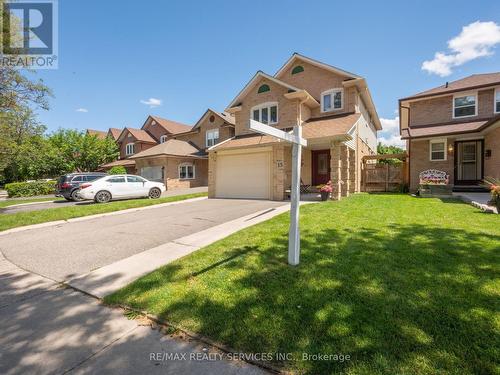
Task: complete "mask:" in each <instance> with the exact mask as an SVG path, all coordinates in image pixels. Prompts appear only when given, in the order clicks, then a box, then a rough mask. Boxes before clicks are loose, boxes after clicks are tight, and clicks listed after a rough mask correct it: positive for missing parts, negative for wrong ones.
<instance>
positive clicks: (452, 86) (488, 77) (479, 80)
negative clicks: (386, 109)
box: [400, 72, 500, 100]
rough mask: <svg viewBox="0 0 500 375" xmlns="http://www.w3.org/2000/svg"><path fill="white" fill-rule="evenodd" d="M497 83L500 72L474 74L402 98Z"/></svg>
mask: <svg viewBox="0 0 500 375" xmlns="http://www.w3.org/2000/svg"><path fill="white" fill-rule="evenodd" d="M497 84H500V72H495V73H484V74H473V75H471V76H468V77H465V78H462V79H458V80H456V81H452V82H447V83H445V84H444V85H441V86H438V87H434V88H432V89H430V90H426V91H422V92H419V93H418V94H415V95H412V96H408V97H406V98H403V99H400V100H410V99H418V98H424V97H427V96H435V95H444V94H451V93H453V92H457V91H463V90H467V89H474V88H481V87H485V86H494V85H497Z"/></svg>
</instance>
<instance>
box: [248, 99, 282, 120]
mask: <svg viewBox="0 0 500 375" xmlns="http://www.w3.org/2000/svg"><path fill="white" fill-rule="evenodd" d="M252 119H254V120H255V121H259V122H262V123H263V124H276V123H277V122H278V103H264V104H260V105H258V106H255V107H253V108H252Z"/></svg>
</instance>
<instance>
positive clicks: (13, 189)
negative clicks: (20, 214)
mask: <svg viewBox="0 0 500 375" xmlns="http://www.w3.org/2000/svg"><path fill="white" fill-rule="evenodd" d="M55 185H56V182H55V181H53V180H51V181H32V182H11V183H10V184H6V185H5V190H7V193H8V194H9V197H10V198H16V197H33V196H35V195H50V194H54V193H55Z"/></svg>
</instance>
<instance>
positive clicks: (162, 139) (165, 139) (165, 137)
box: [160, 135, 167, 143]
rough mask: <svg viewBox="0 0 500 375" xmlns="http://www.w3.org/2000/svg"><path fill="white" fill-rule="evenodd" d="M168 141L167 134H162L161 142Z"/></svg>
mask: <svg viewBox="0 0 500 375" xmlns="http://www.w3.org/2000/svg"><path fill="white" fill-rule="evenodd" d="M166 141H167V136H166V135H162V136H161V137H160V143H165V142H166Z"/></svg>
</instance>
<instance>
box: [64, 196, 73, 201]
mask: <svg viewBox="0 0 500 375" xmlns="http://www.w3.org/2000/svg"><path fill="white" fill-rule="evenodd" d="M64 199H66V200H67V201H68V202H73V199H71V198H70V197H64Z"/></svg>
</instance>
